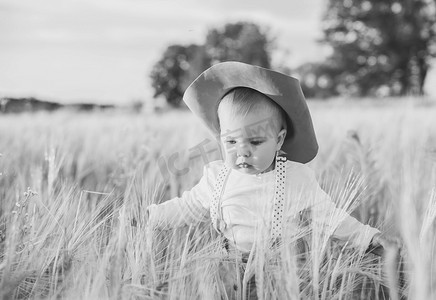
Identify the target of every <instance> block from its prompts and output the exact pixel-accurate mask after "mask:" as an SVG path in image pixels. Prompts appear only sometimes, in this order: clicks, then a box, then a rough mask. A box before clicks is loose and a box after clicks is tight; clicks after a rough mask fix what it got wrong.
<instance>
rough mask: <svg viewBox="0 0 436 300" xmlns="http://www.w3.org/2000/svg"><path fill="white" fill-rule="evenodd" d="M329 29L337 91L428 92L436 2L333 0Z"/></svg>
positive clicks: (327, 16) (330, 61)
mask: <svg viewBox="0 0 436 300" xmlns="http://www.w3.org/2000/svg"><path fill="white" fill-rule="evenodd" d="M323 27H324V29H323V31H324V38H323V42H324V43H327V44H329V45H330V46H331V47H332V49H333V52H332V53H333V54H332V55H331V56H329V57H328V59H327V64H328V65H330V67H331V68H330V71H331V74H332V77H333V80H334V82H335V83H336V86H337V87H336V92H338V93H343V92H348V93H349V94H352V95H356V96H371V95H376V94H378V93H384V94H389V95H405V94H413V95H421V94H423V93H424V91H423V86H424V83H425V79H426V76H427V72H428V69H429V67H430V59H431V58H432V57H434V56H435V55H436V50H435V46H436V13H435V1H430V0H364V1H362V0H329V2H328V5H327V10H326V13H325V16H324V18H323Z"/></svg>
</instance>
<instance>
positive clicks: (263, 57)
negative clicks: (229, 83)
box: [205, 23, 271, 68]
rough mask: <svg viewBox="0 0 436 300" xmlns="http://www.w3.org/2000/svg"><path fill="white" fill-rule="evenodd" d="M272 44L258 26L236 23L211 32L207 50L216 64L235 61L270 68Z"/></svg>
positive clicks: (207, 41) (207, 39) (206, 46)
mask: <svg viewBox="0 0 436 300" xmlns="http://www.w3.org/2000/svg"><path fill="white" fill-rule="evenodd" d="M270 44H271V40H270V39H269V38H268V36H267V34H266V33H264V32H262V31H261V29H260V28H259V26H257V25H256V24H253V23H235V24H227V25H225V26H224V27H223V28H220V29H212V30H210V31H209V33H208V34H207V37H206V44H205V48H206V52H207V54H208V56H209V57H210V58H211V59H212V62H214V63H216V62H222V61H227V60H234V61H240V62H245V63H250V64H254V65H257V66H261V67H265V68H269V67H270V60H271V58H270V51H269V50H270Z"/></svg>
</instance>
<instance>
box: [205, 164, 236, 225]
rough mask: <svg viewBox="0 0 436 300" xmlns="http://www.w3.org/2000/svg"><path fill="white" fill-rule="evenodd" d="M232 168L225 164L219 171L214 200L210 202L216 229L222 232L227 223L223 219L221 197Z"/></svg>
mask: <svg viewBox="0 0 436 300" xmlns="http://www.w3.org/2000/svg"><path fill="white" fill-rule="evenodd" d="M230 170H231V169H230V168H229V167H227V166H226V165H225V164H224V166H223V167H222V169H221V170H220V172H219V173H218V177H217V179H216V182H215V188H214V190H213V195H212V202H211V203H210V217H211V219H212V225H213V227H214V228H215V230H216V231H218V232H219V233H221V232H222V231H223V230H224V229H225V223H224V222H223V221H222V216H221V198H222V195H223V192H224V186H225V183H226V182H227V178H228V177H229V174H230Z"/></svg>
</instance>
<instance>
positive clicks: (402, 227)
mask: <svg viewBox="0 0 436 300" xmlns="http://www.w3.org/2000/svg"><path fill="white" fill-rule="evenodd" d="M310 109H311V112H312V117H313V121H314V125H315V130H316V133H317V136H318V141H319V144H320V151H319V155H318V156H317V158H316V159H315V160H314V161H312V162H311V163H310V166H311V167H312V168H313V169H314V170H315V172H316V174H317V176H318V178H319V181H320V182H321V184H322V185H323V186H324V188H325V189H326V190H327V191H328V192H329V193H330V194H331V195H332V197H333V198H334V199H340V198H341V197H342V198H347V197H344V196H343V195H344V194H346V195H355V194H359V195H360V196H359V199H360V205H359V206H358V207H357V208H356V207H354V206H353V212H352V213H353V215H354V216H356V217H357V218H358V219H360V220H361V221H362V222H365V223H369V224H371V225H373V226H376V227H378V228H379V229H381V230H382V231H383V232H384V233H385V234H386V235H387V236H390V237H399V238H400V239H401V241H402V243H403V247H402V255H403V264H402V265H401V268H400V271H398V270H397V266H396V263H395V261H396V260H395V253H393V252H392V253H390V254H389V253H388V254H389V255H388V257H387V260H386V261H387V263H385V267H384V269H383V264H382V262H381V261H380V260H379V259H378V258H376V257H375V256H372V255H371V254H366V255H365V254H364V253H357V252H356V251H352V250H349V249H346V248H342V246H338V245H334V244H333V243H331V244H329V245H328V246H327V247H325V246H322V245H320V244H322V242H321V241H320V240H316V239H317V238H316V234H314V232H316V229H315V228H314V229H313V231H312V234H310V235H309V234H308V235H307V237H303V238H307V239H309V244H311V246H312V247H311V250H310V253H309V254H308V257H309V258H308V260H307V263H306V265H305V266H304V267H303V268H300V267H299V266H298V263H296V261H297V260H298V259H297V258H296V255H293V254H292V253H291V254H289V253H288V254H286V253H282V256H281V264H282V265H281V266H282V268H280V270H279V271H277V270H272V271H271V270H270V269H268V268H259V266H265V265H267V264H268V261H267V260H266V259H265V260H262V259H258V260H257V261H255V262H254V265H255V266H256V267H257V268H258V270H259V269H260V270H262V271H261V272H263V274H264V276H263V277H262V278H263V279H264V282H263V283H262V285H261V286H260V291H261V292H262V293H261V295H260V298H261V299H272V298H277V299H286V298H292V297H294V298H295V297H299V298H304V299H314V298H319V299H378V298H379V297H381V296H380V295H381V294H382V293H386V289H384V288H383V285H382V283H384V284H385V285H388V283H389V284H390V285H391V287H392V289H391V298H392V299H400V298H401V297H402V298H404V299H418V300H419V299H423V300H424V299H435V298H436V262H435V260H434V259H435V255H436V254H435V241H436V239H435V236H436V229H435V222H434V220H435V218H436V195H435V188H436V117H435V116H436V103H435V101H434V100H420V99H406V100H398V101H386V102H383V101H378V102H374V101H371V100H363V101H359V102H346V103H344V102H341V101H330V102H311V103H310ZM207 138H209V140H206V139H207ZM211 139H212V138H211V137H210V136H209V135H208V134H207V132H206V131H205V130H204V129H203V127H202V126H201V125H200V124H199V122H198V121H196V120H195V119H193V118H192V115H191V114H190V113H189V112H180V111H179V112H176V111H174V112H167V113H162V114H135V113H130V112H122V111H111V112H91V113H74V112H69V111H60V112H56V113H35V114H18V115H1V116H0V153H1V156H0V174H1V175H0V299H27V298H31V299H42V298H59V299H108V298H111V299H112V298H113V299H115V298H116V299H119V298H123V299H154V298H165V297H168V298H170V299H179V298H180V299H213V298H218V299H219V295H223V293H222V291H221V290H220V289H219V288H218V287H217V284H216V278H217V277H216V276H218V275H217V274H216V271H215V270H216V266H217V261H218V260H217V259H216V255H215V254H214V253H216V249H217V246H216V239H215V238H216V236H214V234H213V233H212V234H210V228H209V226H208V224H204V225H200V226H198V227H195V228H190V229H186V228H182V229H177V230H174V231H169V232H154V231H153V230H151V229H150V228H147V227H146V226H145V225H146V221H147V220H146V215H145V208H146V207H147V206H148V205H149V204H150V203H157V202H161V201H164V200H166V199H169V198H171V197H175V196H177V195H180V194H181V192H182V191H184V190H186V189H189V188H190V187H192V186H193V185H194V184H195V183H196V181H197V180H198V179H199V177H200V176H201V169H202V166H203V165H204V163H205V162H204V161H203V160H202V159H201V157H200V156H198V155H196V154H198V153H195V147H196V146H197V145H199V144H200V143H204V142H205V141H206V142H207V143H205V144H207V147H210V149H214V145H213V143H212V142H208V141H210V140H211ZM210 153H211V154H210V155H209V159H210V160H214V159H216V158H217V154H218V152H216V151H215V152H213V151H212V152H210ZM171 155H173V158H174V157H176V158H177V160H176V165H175V166H176V167H177V168H176V169H179V170H181V169H183V168H187V169H186V170H188V171H187V172H186V173H184V174H182V173H183V172H179V173H178V172H175V171H174V170H175V168H171V167H168V166H169V165H170V157H171ZM174 155H176V156H174ZM165 165H166V166H167V168H165V167H164V166H165ZM349 178H359V179H358V180H357V181H358V184H351V185H350V184H349V182H350V181H349V180H348V179H349ZM341 195H342V196H341ZM349 197H351V198H353V199H354V198H355V197H354V196H349ZM353 199H352V200H353ZM346 200H347V199H346ZM338 201H339V200H338ZM318 238H319V236H318ZM323 238H324V239H328V236H327V237H323ZM295 242H296V241H290V243H291V244H293V243H295ZM317 247H318V248H317ZM338 249H339V250H338ZM341 250H342V251H341ZM214 255H215V256H214ZM259 257H262V255H259ZM332 258H334V259H332ZM382 269H383V270H384V271H383V272H382ZM382 273H383V276H387V277H385V278H382ZM398 274H399V278H396V276H397V275H398ZM259 278H260V277H259ZM165 282H166V283H167V284H162V283H165ZM271 282H279V284H278V285H275V286H273V284H272V283H271ZM162 286H164V288H160V287H162ZM298 287H299V288H298ZM380 299H382V298H380Z"/></svg>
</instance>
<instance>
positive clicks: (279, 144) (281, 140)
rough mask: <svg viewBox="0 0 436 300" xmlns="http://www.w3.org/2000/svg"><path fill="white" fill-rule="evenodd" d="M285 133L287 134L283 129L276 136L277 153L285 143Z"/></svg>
mask: <svg viewBox="0 0 436 300" xmlns="http://www.w3.org/2000/svg"><path fill="white" fill-rule="evenodd" d="M286 133H287V130H286V129H284V128H283V129H282V130H280V132H279V133H278V135H277V151H279V150H280V149H281V148H282V145H283V143H284V142H285V138H286Z"/></svg>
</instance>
